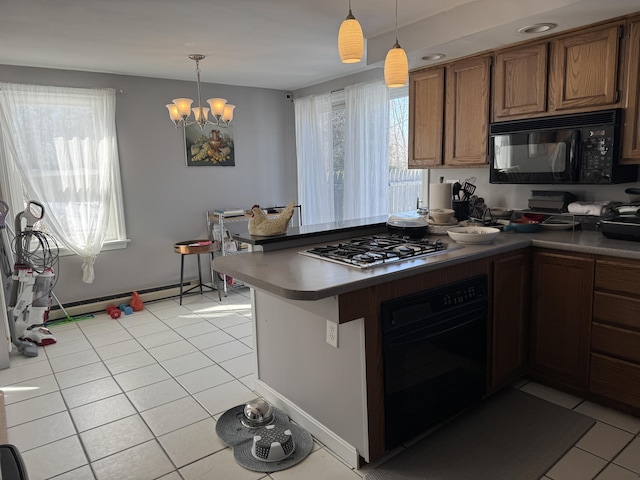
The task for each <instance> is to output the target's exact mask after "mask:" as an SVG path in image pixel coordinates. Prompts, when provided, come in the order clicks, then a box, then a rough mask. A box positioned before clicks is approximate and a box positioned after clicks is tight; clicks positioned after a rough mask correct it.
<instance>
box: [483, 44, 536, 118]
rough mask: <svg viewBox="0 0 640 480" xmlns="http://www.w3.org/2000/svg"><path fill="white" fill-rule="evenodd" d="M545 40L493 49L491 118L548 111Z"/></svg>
mask: <svg viewBox="0 0 640 480" xmlns="http://www.w3.org/2000/svg"><path fill="white" fill-rule="evenodd" d="M548 51H549V45H548V43H546V42H545V43H541V44H538V45H525V46H520V47H515V48H511V49H508V50H503V51H501V52H498V53H496V61H495V67H494V72H495V74H494V94H493V118H494V120H495V121H497V122H499V121H502V120H507V119H510V118H511V117H514V116H521V115H526V116H529V115H536V114H542V113H544V112H546V111H547V62H548V57H549V55H548Z"/></svg>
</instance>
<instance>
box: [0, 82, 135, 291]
mask: <svg viewBox="0 0 640 480" xmlns="http://www.w3.org/2000/svg"><path fill="white" fill-rule="evenodd" d="M0 156H1V157H2V158H3V160H4V161H3V163H4V164H5V168H2V169H0V170H1V171H0V182H1V184H0V186H1V188H2V192H3V195H4V196H5V197H7V199H8V200H9V203H10V205H11V208H12V210H14V213H15V212H19V211H20V210H21V207H22V205H23V204H24V201H25V200H37V201H39V202H41V203H42V204H44V206H45V219H44V222H43V223H44V225H43V226H42V228H43V229H44V230H47V231H48V232H49V233H50V234H52V235H53V236H54V237H55V238H56V239H57V240H58V242H59V243H60V245H61V246H63V247H66V249H68V250H69V251H71V252H73V253H76V254H78V255H80V256H82V257H83V260H84V264H83V267H84V268H85V273H86V269H87V268H88V270H89V271H90V275H89V277H91V281H92V279H93V269H92V265H93V261H94V260H95V256H96V255H97V254H98V253H99V252H100V251H101V249H102V248H103V245H104V244H105V242H107V244H110V245H111V246H113V245H117V246H121V245H123V244H124V242H126V232H125V226H124V213H123V204H122V192H121V188H122V187H121V182H120V169H119V161H118V152H117V140H116V135H115V91H113V90H112V89H82V88H65V87H45V86H36V85H18V84H0ZM87 278H88V277H87V276H85V281H87ZM88 283H89V282H88Z"/></svg>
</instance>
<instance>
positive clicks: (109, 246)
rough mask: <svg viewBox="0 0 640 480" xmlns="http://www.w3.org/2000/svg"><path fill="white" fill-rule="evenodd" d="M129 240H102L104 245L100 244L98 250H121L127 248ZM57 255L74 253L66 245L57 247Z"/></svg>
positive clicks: (65, 255) (66, 255) (62, 255)
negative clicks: (100, 246)
mask: <svg viewBox="0 0 640 480" xmlns="http://www.w3.org/2000/svg"><path fill="white" fill-rule="evenodd" d="M130 241H131V239H130V238H127V239H124V240H112V241H110V242H104V245H102V250H100V251H101V252H106V251H109V250H122V249H124V248H127V243H129V242H130ZM58 255H59V256H61V257H68V256H70V255H75V253H73V252H72V251H71V250H69V249H68V248H66V247H60V248H59V249H58Z"/></svg>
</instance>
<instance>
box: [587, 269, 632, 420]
mask: <svg viewBox="0 0 640 480" xmlns="http://www.w3.org/2000/svg"><path fill="white" fill-rule="evenodd" d="M639 278H640V262H639V261H634V260H622V259H613V258H607V257H597V258H596V260H595V287H594V289H595V292H594V299H593V323H592V334H591V371H590V375H589V391H590V392H591V393H593V394H595V395H598V396H599V397H602V398H604V399H606V400H610V401H612V402H613V404H614V405H615V406H618V407H620V406H622V407H623V408H624V407H627V408H624V409H625V410H629V411H630V412H631V413H636V414H638V413H640V298H638V297H639V295H640V283H639V282H638V279H639Z"/></svg>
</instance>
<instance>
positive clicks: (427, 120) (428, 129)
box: [409, 68, 444, 168]
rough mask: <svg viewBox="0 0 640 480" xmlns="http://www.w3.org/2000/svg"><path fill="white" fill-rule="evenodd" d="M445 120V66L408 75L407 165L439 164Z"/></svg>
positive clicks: (418, 166) (416, 166) (413, 166)
mask: <svg viewBox="0 0 640 480" xmlns="http://www.w3.org/2000/svg"><path fill="white" fill-rule="evenodd" d="M443 123H444V68H435V69H432V70H427V71H422V72H417V73H412V74H411V75H410V76H409V168H420V167H425V166H433V165H440V164H441V163H442V138H443Z"/></svg>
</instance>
